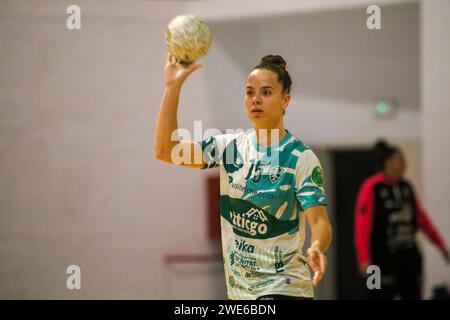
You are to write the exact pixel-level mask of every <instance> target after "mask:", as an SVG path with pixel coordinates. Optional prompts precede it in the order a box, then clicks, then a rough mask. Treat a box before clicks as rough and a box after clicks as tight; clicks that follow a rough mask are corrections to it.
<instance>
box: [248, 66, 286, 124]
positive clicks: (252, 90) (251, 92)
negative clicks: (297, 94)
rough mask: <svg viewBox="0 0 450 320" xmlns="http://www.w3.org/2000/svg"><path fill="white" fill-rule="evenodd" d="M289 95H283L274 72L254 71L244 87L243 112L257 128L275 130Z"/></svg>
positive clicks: (281, 117) (265, 70)
mask: <svg viewBox="0 0 450 320" xmlns="http://www.w3.org/2000/svg"><path fill="white" fill-rule="evenodd" d="M289 100H290V96H289V94H285V93H283V88H282V86H281V83H280V82H278V76H277V74H276V73H275V72H272V71H270V70H267V69H255V70H253V71H252V72H250V74H249V75H248V78H247V82H246V85H245V98H244V102H245V110H246V112H247V116H248V118H249V119H250V121H251V122H252V123H253V125H254V126H255V127H257V128H275V127H277V126H278V125H279V124H280V123H281V120H282V119H283V110H284V109H285V108H286V107H287V106H288V103H289Z"/></svg>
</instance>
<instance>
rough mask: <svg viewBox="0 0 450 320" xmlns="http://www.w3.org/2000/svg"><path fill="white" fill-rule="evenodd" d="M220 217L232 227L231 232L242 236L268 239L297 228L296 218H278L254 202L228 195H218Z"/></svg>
mask: <svg viewBox="0 0 450 320" xmlns="http://www.w3.org/2000/svg"><path fill="white" fill-rule="evenodd" d="M220 211H221V215H222V218H224V219H226V220H227V221H228V222H229V223H230V224H231V226H232V227H233V232H234V233H235V234H236V235H238V236H240V237H243V238H253V239H269V238H273V237H276V236H278V235H281V234H285V233H289V232H294V231H295V230H298V227H299V223H298V221H299V220H298V218H297V219H295V220H286V221H284V220H280V219H278V218H276V217H274V216H273V215H271V214H270V213H269V212H268V211H266V210H264V209H262V208H258V207H257V206H255V204H254V203H252V202H250V201H247V200H243V199H239V198H231V197H229V196H225V195H222V196H220Z"/></svg>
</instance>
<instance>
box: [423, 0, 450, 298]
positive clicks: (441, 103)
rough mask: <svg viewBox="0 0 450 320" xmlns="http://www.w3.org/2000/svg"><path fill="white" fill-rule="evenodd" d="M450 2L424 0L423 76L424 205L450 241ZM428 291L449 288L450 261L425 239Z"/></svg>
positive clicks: (449, 241)
mask: <svg viewBox="0 0 450 320" xmlns="http://www.w3.org/2000/svg"><path fill="white" fill-rule="evenodd" d="M449 12H450V2H449V1H445V0H432V1H422V14H421V20H420V22H421V34H422V42H421V49H422V50H421V54H422V58H421V71H422V72H421V82H422V91H421V93H422V99H421V100H422V101H421V102H422V118H421V126H422V132H423V134H422V149H423V165H422V168H423V178H424V179H423V184H424V192H425V197H424V205H425V208H426V209H428V212H429V215H430V217H431V218H432V220H434V223H435V225H436V226H437V227H438V229H439V230H440V232H441V234H442V236H443V237H444V241H445V242H446V243H447V245H448V244H449V243H450V219H449V214H448V212H449V208H450V198H449V196H448V191H449V190H450V179H449V176H448V173H447V172H448V164H449V163H450V148H449V142H448V137H449V136H450V107H449V106H450V91H449V88H450V65H449V63H448V53H449V52H450V28H449V25H450V15H449ZM424 249H425V271H426V273H425V277H426V295H427V296H430V295H431V294H432V286H433V285H446V286H447V289H449V288H450V277H449V266H448V265H445V264H444V260H443V258H442V256H441V255H440V253H439V251H438V250H437V249H436V247H432V246H431V244H430V242H426V243H425V245H424Z"/></svg>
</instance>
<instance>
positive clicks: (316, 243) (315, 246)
mask: <svg viewBox="0 0 450 320" xmlns="http://www.w3.org/2000/svg"><path fill="white" fill-rule="evenodd" d="M310 248H311V249H317V250H319V251H322V250H321V249H320V241H319V240H315V241H313V242H312V243H311V246H310Z"/></svg>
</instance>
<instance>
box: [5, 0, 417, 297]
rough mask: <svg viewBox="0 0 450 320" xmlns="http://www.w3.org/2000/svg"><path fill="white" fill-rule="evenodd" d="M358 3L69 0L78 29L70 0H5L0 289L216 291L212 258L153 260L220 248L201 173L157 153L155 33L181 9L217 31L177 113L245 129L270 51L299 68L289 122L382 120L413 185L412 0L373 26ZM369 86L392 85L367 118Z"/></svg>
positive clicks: (302, 128) (313, 137) (219, 286)
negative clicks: (229, 6) (77, 273)
mask: <svg viewBox="0 0 450 320" xmlns="http://www.w3.org/2000/svg"><path fill="white" fill-rule="evenodd" d="M356 2H357V1H334V2H333V3H334V5H333V8H337V7H339V8H340V9H341V10H339V11H336V12H326V11H324V8H323V7H322V6H318V7H315V8H313V9H311V7H308V6H314V5H313V4H312V2H308V1H305V2H303V3H305V4H306V7H302V8H299V7H298V6H297V4H298V3H299V2H297V1H295V2H294V1H292V2H290V4H288V1H285V4H287V8H288V9H289V8H291V9H293V10H290V11H289V12H297V13H298V14H290V15H286V12H278V13H277V14H279V15H281V16H279V17H272V18H268V17H266V18H264V19H255V15H252V14H251V13H252V12H253V11H252V10H251V9H252V8H253V7H252V5H251V3H250V2H245V4H246V5H245V8H247V9H245V8H244V9H243V10H242V11H239V12H244V13H245V12H246V14H245V15H244V16H240V19H235V17H234V18H233V19H231V20H229V19H230V18H231V17H229V16H226V15H223V16H221V15H220V14H216V13H218V12H222V13H226V12H230V11H229V10H228V11H227V10H226V9H224V8H222V9H221V7H220V6H219V7H216V8H215V9H214V6H212V4H211V3H210V2H204V1H197V2H180V1H175V2H171V1H137V0H136V1H126V2H124V1H116V0H114V1H87V0H83V1H81V0H80V1H77V4H78V5H79V6H80V7H81V9H82V30H80V31H69V30H67V29H66V28H65V19H66V17H67V14H66V13H65V9H66V7H67V5H69V4H72V3H71V2H70V3H69V2H60V1H53V0H46V1H28V2H26V3H25V2H16V1H2V2H1V4H0V43H2V49H1V50H0V70H1V72H0V107H1V117H0V163H1V166H0V190H2V192H0V218H1V221H2V223H1V224H0V234H1V237H2V242H1V244H0V260H1V261H6V262H5V263H2V264H0V297H2V298H19V299H21V298H100V299H102V298H150V299H161V298H185V297H186V292H190V294H191V295H190V297H194V298H202V297H204V298H206V299H208V298H222V297H224V287H223V286H224V282H225V281H224V280H225V279H223V275H222V274H221V272H220V270H219V271H218V268H217V266H214V265H205V266H202V267H199V268H197V269H195V270H196V271H197V272H193V271H192V266H190V265H187V266H186V267H183V266H176V267H169V268H168V267H167V265H165V264H163V263H162V256H163V255H164V254H167V253H177V252H183V253H188V252H189V253H205V252H206V253H207V252H214V251H215V250H216V249H217V248H216V246H215V244H212V243H210V242H209V241H208V240H207V239H206V224H205V223H204V220H205V215H206V199H205V196H204V177H205V175H207V174H211V173H204V172H197V171H195V170H186V169H183V168H175V167H170V166H167V165H164V164H161V163H159V162H157V161H155V160H154V159H153V131H154V123H155V120H156V113H157V110H158V106H159V101H160V97H161V94H162V92H163V84H162V67H163V64H164V59H165V53H166V48H165V45H164V37H163V34H164V29H165V26H166V24H167V22H168V21H169V20H170V19H171V18H172V17H174V16H175V15H177V14H180V13H185V12H193V13H196V14H199V15H201V16H202V13H204V14H205V16H206V18H207V19H209V23H210V27H211V29H212V31H213V36H214V38H213V41H214V42H213V46H212V48H211V51H210V53H209V54H208V55H207V57H206V58H205V59H203V60H202V61H201V62H202V63H204V68H203V69H201V70H200V71H198V72H197V73H196V74H195V75H193V76H192V77H191V78H190V79H189V81H188V82H187V83H186V85H185V88H184V91H183V94H182V99H181V105H180V117H179V124H180V126H181V127H185V128H188V129H191V130H192V128H193V121H194V120H203V121H204V122H203V128H204V129H206V128H211V127H216V128H220V129H226V128H248V127H249V126H250V124H249V122H248V121H247V119H246V118H245V115H244V113H243V104H242V99H243V88H244V85H243V84H244V82H245V77H246V75H247V73H248V71H249V70H250V69H251V67H252V66H254V65H255V64H256V63H257V62H258V59H259V58H260V57H261V56H262V55H264V54H266V53H268V52H279V53H280V54H282V55H283V56H285V58H286V60H287V62H288V68H290V70H291V74H292V76H293V80H294V92H293V94H294V96H293V101H292V102H291V105H290V108H289V110H288V113H287V126H288V128H290V129H291V131H293V132H294V133H295V134H297V135H298V136H299V137H301V138H302V139H303V140H304V141H305V142H306V143H308V144H313V145H317V146H321V147H324V148H326V147H327V146H339V145H370V144H372V142H373V139H374V137H375V136H378V135H384V136H386V137H388V138H390V139H392V140H393V142H395V143H399V144H401V145H402V146H405V151H406V153H407V156H408V153H409V154H411V156H408V158H409V160H410V162H412V163H413V166H412V168H411V169H412V170H411V171H410V174H411V175H412V176H413V177H414V178H413V181H414V182H415V181H417V182H418V184H420V180H419V177H420V167H419V166H418V165H417V164H418V163H419V160H420V159H418V158H419V157H418V156H417V155H418V151H417V150H420V144H419V143H418V141H419V139H420V136H421V129H420V125H421V118H420V109H419V104H420V102H419V99H420V97H419V91H420V90H419V70H418V64H419V51H418V50H419V48H418V37H419V34H418V31H419V30H418V24H417V19H418V8H417V5H414V4H412V5H408V6H386V7H385V8H384V7H383V30H381V31H376V32H369V31H368V30H367V29H366V28H365V18H366V16H367V15H366V13H365V8H359V9H349V7H352V6H354V5H355V4H356ZM407 2H410V1H407ZM308 3H309V4H308ZM365 3H366V2H365ZM214 4H217V3H214ZM254 4H255V3H253V5H254ZM264 6H266V7H265V8H269V7H267V6H268V3H266V4H265V5H264ZM264 6H263V7H264ZM336 6H337V7H336ZM279 7H283V6H279ZM302 10H303V12H308V14H306V13H303V14H302V13H301V12H302ZM311 10H320V11H323V12H320V13H313V12H312V11H311ZM234 12H237V10H234ZM267 13H268V12H267V10H266V11H264V10H262V11H261V12H259V16H266V15H267ZM250 17H252V18H250ZM380 97H383V98H384V97H396V98H397V99H398V100H399V102H400V112H399V113H398V116H397V117H395V118H393V119H389V120H384V121H379V120H377V119H375V118H374V117H373V104H374V102H375V101H376V99H378V98H380ZM411 128H413V129H411ZM419 188H420V185H419ZM70 264H78V265H80V267H81V268H82V274H83V284H82V285H83V289H82V290H81V291H80V292H71V291H68V290H66V288H65V279H66V276H67V275H66V274H65V268H66V267H67V266H68V265H70ZM180 268H181V269H180ZM219 269H220V266H219ZM195 270H194V271H195ZM203 271H204V272H203ZM199 273H200V274H202V276H199ZM180 274H182V275H183V276H182V278H180ZM173 283H180V285H179V286H177V285H175V286H174V285H173Z"/></svg>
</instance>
